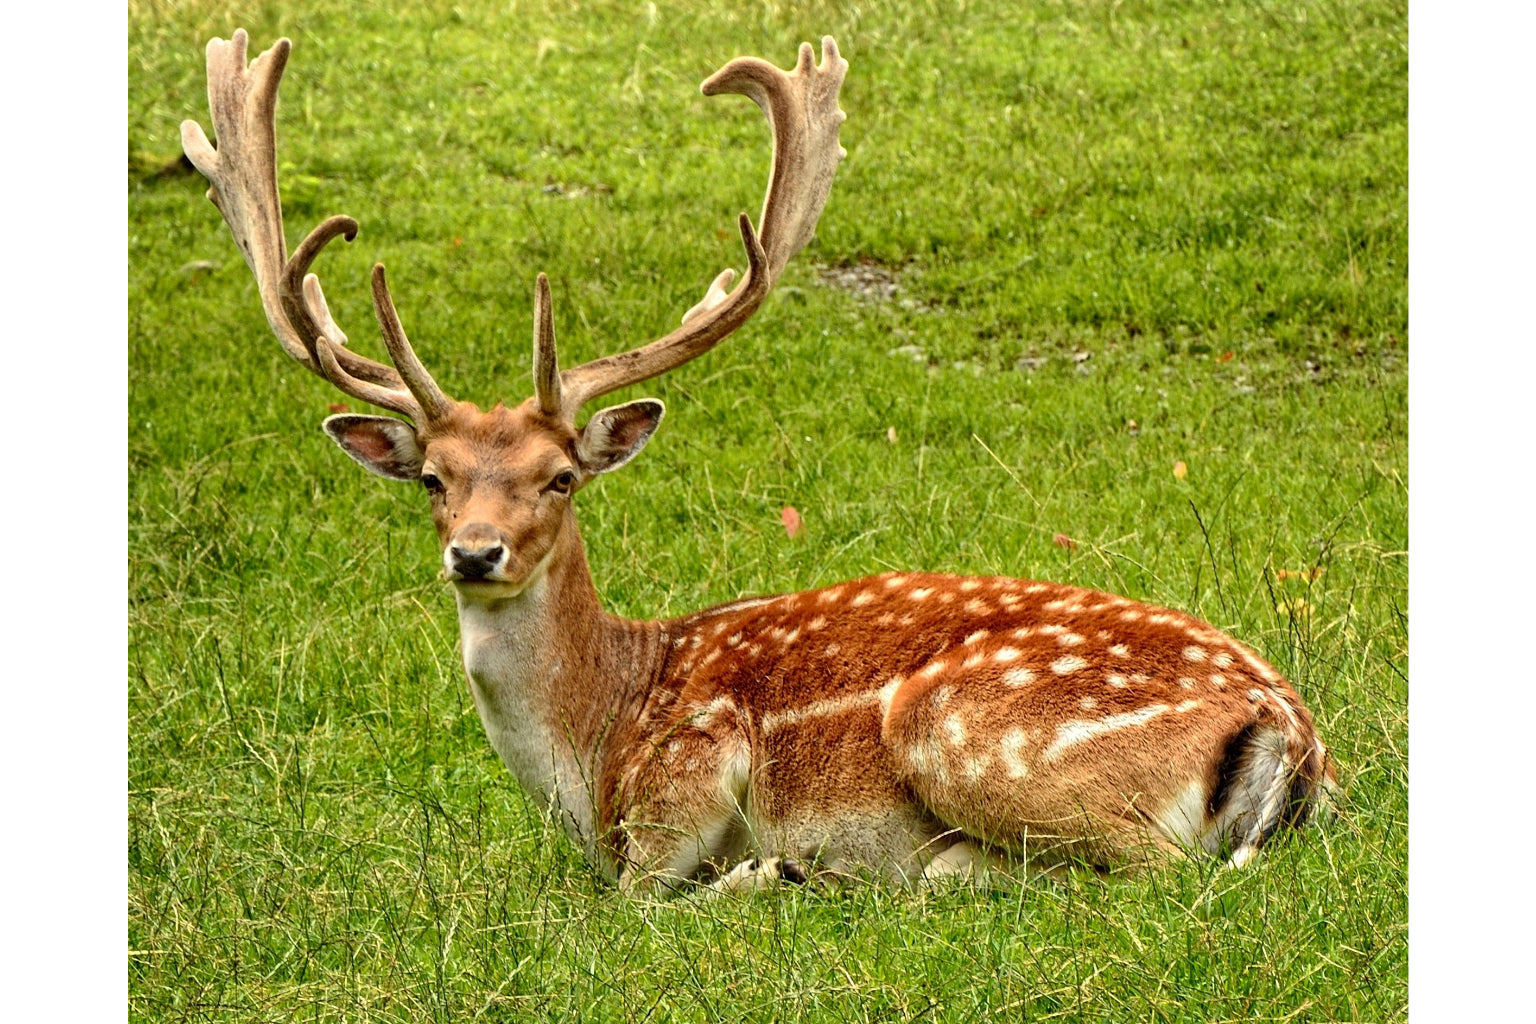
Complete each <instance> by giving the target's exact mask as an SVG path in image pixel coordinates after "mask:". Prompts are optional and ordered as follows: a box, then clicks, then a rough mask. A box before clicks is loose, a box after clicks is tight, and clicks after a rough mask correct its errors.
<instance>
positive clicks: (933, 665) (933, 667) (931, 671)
mask: <svg viewBox="0 0 1536 1024" xmlns="http://www.w3.org/2000/svg"><path fill="white" fill-rule="evenodd" d="M948 667H949V666H948V665H947V664H945V663H944V662H942V661H930V662H929V663H928V665H927V667H925V668H924V669H923V670H922V671H920V672H919V673H918V675H920V676H926V677H928V678H930V679H931V678H933V677H934V676H936V675H938V674H939V673H940V672H943V671H944V670H945V669H946V668H948Z"/></svg>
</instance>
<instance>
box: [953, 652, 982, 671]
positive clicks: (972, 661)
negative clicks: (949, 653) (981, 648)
mask: <svg viewBox="0 0 1536 1024" xmlns="http://www.w3.org/2000/svg"><path fill="white" fill-rule="evenodd" d="M986 660H987V656H986V655H985V654H981V653H979V652H978V653H976V654H973V655H971V656H970V657H969V658H966V659H965V660H964V661H962V662H961V663H960V667H961V668H975V667H976V666H977V665H980V664H981V663H982V662H984V661H986Z"/></svg>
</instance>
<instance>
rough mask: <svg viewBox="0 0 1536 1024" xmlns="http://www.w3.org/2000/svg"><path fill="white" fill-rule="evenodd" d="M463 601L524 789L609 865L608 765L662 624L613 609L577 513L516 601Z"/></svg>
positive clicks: (483, 679) (487, 699)
mask: <svg viewBox="0 0 1536 1024" xmlns="http://www.w3.org/2000/svg"><path fill="white" fill-rule="evenodd" d="M456 593H457V598H458V606H459V631H460V637H461V640H462V644H463V651H464V668H465V670H466V672H467V673H468V676H469V685H470V691H471V693H472V694H473V696H474V700H475V707H476V709H477V710H478V711H479V712H480V721H481V723H482V724H483V725H484V727H485V731H486V735H487V736H488V737H489V739H490V741H491V745H492V746H493V747H494V748H495V749H496V752H497V753H498V754H499V755H500V756H501V759H502V761H503V762H504V763H505V764H506V766H507V768H508V769H509V770H510V771H511V772H512V774H513V775H514V776H515V777H516V778H517V780H518V783H519V784H520V785H521V786H522V787H523V789H524V791H525V792H527V793H529V794H530V795H532V796H535V797H536V798H538V799H542V800H543V801H545V802H547V803H548V804H549V805H550V807H551V808H552V809H553V810H554V811H555V812H556V813H557V814H558V815H559V817H560V820H561V823H562V824H563V825H564V826H565V828H566V830H567V831H568V832H569V833H570V834H571V835H572V837H573V838H574V839H576V840H577V841H578V842H580V843H581V844H582V845H583V846H584V847H585V848H586V849H587V851H588V853H589V854H590V855H593V857H594V860H593V862H594V863H601V861H602V858H601V857H600V856H598V854H599V851H598V849H597V846H598V844H597V842H596V830H595V827H594V822H595V816H594V812H593V808H594V804H595V800H594V792H595V789H596V785H597V780H598V779H599V778H600V777H601V770H600V769H601V766H600V764H599V763H598V762H599V759H600V757H601V751H602V749H603V746H604V741H605V739H608V738H609V737H611V736H612V735H614V734H615V733H616V732H622V731H623V729H622V726H624V725H626V724H627V719H630V718H633V717H634V715H635V714H637V713H638V706H639V703H640V700H641V698H643V695H644V693H645V691H646V689H647V688H648V685H649V683H650V682H651V681H652V680H654V679H655V678H656V676H657V673H658V672H659V670H660V667H661V664H662V660H663V658H664V655H665V651H664V650H663V644H662V642H661V641H660V639H659V632H660V630H659V625H658V624H657V623H655V622H633V621H629V620H626V619H621V618H618V617H616V616H612V615H608V614H606V613H605V612H604V611H603V610H602V606H601V604H600V603H599V601H598V596H597V591H596V589H595V588H594V587H593V585H592V576H591V572H590V571H589V569H588V568H587V559H586V553H585V551H584V549H583V546H582V542H581V535H580V532H579V531H578V530H577V528H576V522H575V518H574V516H571V517H569V518H568V520H567V523H566V526H565V529H563V530H562V531H561V535H560V540H559V541H558V542H557V543H556V545H555V548H554V550H552V551H551V552H550V556H549V558H548V559H547V560H546V562H545V564H544V566H543V567H542V568H541V570H540V571H538V572H536V573H535V575H534V578H533V579H532V581H531V582H530V583H529V585H528V586H527V587H526V588H525V589H524V590H523V591H522V593H520V594H518V595H517V596H516V597H511V598H501V599H496V600H477V599H475V598H473V597H471V596H466V595H465V594H464V593H463V591H462V590H459V591H456Z"/></svg>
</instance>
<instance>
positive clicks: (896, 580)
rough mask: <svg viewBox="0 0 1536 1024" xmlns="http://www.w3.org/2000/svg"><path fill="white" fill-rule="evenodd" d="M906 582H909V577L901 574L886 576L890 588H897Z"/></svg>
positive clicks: (887, 587)
mask: <svg viewBox="0 0 1536 1024" xmlns="http://www.w3.org/2000/svg"><path fill="white" fill-rule="evenodd" d="M905 582H907V578H906V577H905V576H902V575H899V574H898V575H896V576H887V577H886V578H885V586H886V589H888V590H895V589H896V588H897V587H899V586H901V585H902V584H903V583H905Z"/></svg>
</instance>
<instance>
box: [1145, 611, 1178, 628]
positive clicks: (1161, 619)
mask: <svg viewBox="0 0 1536 1024" xmlns="http://www.w3.org/2000/svg"><path fill="white" fill-rule="evenodd" d="M1147 621H1148V622H1151V623H1153V624H1155V625H1158V626H1166V625H1167V624H1168V623H1170V622H1178V621H1179V619H1178V616H1175V615H1169V614H1168V613H1167V612H1158V613H1157V614H1156V615H1148V616H1147Z"/></svg>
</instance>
